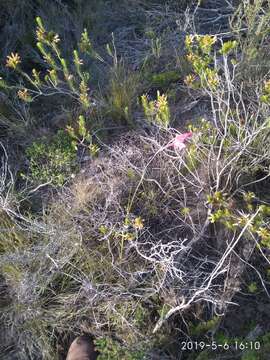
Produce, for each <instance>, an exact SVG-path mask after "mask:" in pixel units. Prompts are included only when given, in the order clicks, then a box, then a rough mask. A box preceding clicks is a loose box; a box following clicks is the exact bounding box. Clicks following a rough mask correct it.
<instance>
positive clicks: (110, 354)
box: [95, 338, 146, 360]
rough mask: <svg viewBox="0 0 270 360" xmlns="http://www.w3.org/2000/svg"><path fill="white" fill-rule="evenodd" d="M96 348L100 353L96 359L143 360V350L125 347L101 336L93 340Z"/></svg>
mask: <svg viewBox="0 0 270 360" xmlns="http://www.w3.org/2000/svg"><path fill="white" fill-rule="evenodd" d="M95 345H96V349H97V351H98V352H99V353H100V355H99V356H98V360H143V359H146V358H145V356H144V354H145V351H143V350H141V351H136V350H134V349H130V350H128V349H125V347H123V346H121V345H120V344H119V343H118V342H117V341H115V340H112V339H110V338H101V339H98V340H96V341H95Z"/></svg>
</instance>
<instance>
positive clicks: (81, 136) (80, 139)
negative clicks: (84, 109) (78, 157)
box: [66, 115, 99, 156]
mask: <svg viewBox="0 0 270 360" xmlns="http://www.w3.org/2000/svg"><path fill="white" fill-rule="evenodd" d="M76 125H77V126H76V127H73V126H70V125H69V126H67V128H66V130H67V132H68V134H69V135H70V137H71V139H72V141H71V145H72V146H73V147H74V149H75V150H77V149H78V147H79V146H83V147H85V148H87V149H88V150H89V151H90V153H91V155H93V156H96V155H97V154H98V152H99V147H98V146H97V145H96V144H93V138H92V136H91V134H90V132H89V130H88V129H87V127H86V122H85V118H84V116H83V115H80V116H79V118H78V121H77V124H76Z"/></svg>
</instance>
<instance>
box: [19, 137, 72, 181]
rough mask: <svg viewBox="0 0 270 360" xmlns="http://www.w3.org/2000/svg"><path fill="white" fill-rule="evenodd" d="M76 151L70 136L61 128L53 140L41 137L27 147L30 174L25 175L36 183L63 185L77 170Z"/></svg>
mask: <svg viewBox="0 0 270 360" xmlns="http://www.w3.org/2000/svg"><path fill="white" fill-rule="evenodd" d="M76 153H77V152H76V150H75V148H74V145H73V144H72V140H71V138H70V136H69V135H68V134H66V133H65V132H64V131H63V130H59V131H58V132H57V134H56V135H55V136H54V137H53V138H52V139H51V141H49V142H46V139H41V140H40V141H36V142H34V143H33V144H32V145H31V146H29V147H28V148H27V149H26V156H27V158H28V159H29V174H27V175H25V174H23V177H25V178H27V179H29V180H30V181H31V182H33V183H36V184H42V183H49V184H52V185H55V186H62V185H63V184H64V183H65V181H67V180H68V179H69V178H70V177H71V176H72V174H74V172H76V169H77V164H76Z"/></svg>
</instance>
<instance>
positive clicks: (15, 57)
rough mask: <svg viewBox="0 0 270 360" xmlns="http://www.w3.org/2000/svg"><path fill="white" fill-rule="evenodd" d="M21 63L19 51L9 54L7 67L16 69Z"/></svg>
mask: <svg viewBox="0 0 270 360" xmlns="http://www.w3.org/2000/svg"><path fill="white" fill-rule="evenodd" d="M20 63H21V57H20V55H19V54H18V53H13V52H12V53H11V54H10V55H8V56H7V61H6V67H9V68H11V69H14V70H15V69H16V68H17V67H18V65H19V64H20Z"/></svg>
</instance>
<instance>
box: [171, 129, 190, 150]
mask: <svg viewBox="0 0 270 360" xmlns="http://www.w3.org/2000/svg"><path fill="white" fill-rule="evenodd" d="M191 137H192V132H191V131H189V132H187V133H184V134H180V135H176V136H175V138H174V139H173V140H172V141H170V142H169V144H168V145H167V146H166V147H167V148H170V147H172V148H174V150H182V149H184V148H185V147H186V145H185V141H186V140H188V139H190V138H191Z"/></svg>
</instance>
